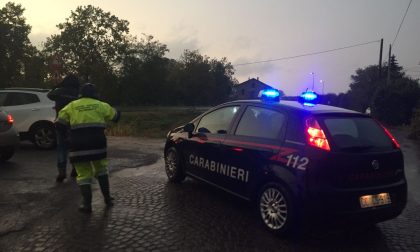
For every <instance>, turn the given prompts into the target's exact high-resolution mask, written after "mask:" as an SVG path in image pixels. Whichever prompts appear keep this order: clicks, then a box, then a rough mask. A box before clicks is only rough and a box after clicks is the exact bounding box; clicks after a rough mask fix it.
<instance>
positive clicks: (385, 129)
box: [380, 124, 401, 149]
mask: <svg viewBox="0 0 420 252" xmlns="http://www.w3.org/2000/svg"><path fill="white" fill-rule="evenodd" d="M380 125H381V126H382V128H383V129H384V131H385V133H386V134H387V135H388V137H389V138H390V139H391V141H392V145H393V146H394V148H395V149H399V148H400V147H401V146H400V144H399V143H398V142H397V140H396V139H395V137H394V136H393V135H392V134H391V132H389V130H387V128H385V126H383V125H382V124H380Z"/></svg>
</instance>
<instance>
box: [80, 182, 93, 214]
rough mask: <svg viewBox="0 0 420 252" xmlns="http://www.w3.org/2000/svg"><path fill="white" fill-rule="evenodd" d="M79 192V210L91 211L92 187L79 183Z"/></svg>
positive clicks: (83, 211)
mask: <svg viewBox="0 0 420 252" xmlns="http://www.w3.org/2000/svg"><path fill="white" fill-rule="evenodd" d="M79 187H80V192H81V193H82V197H83V200H82V204H81V205H80V207H79V211H80V212H82V213H91V212H92V189H91V187H90V185H89V184H88V185H80V186H79Z"/></svg>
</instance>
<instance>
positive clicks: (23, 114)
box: [0, 92, 40, 132]
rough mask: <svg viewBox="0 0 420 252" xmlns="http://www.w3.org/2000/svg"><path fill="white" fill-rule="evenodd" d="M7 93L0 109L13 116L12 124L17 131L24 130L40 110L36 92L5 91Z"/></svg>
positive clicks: (27, 128)
mask: <svg viewBox="0 0 420 252" xmlns="http://www.w3.org/2000/svg"><path fill="white" fill-rule="evenodd" d="M5 93H7V95H6V97H5V99H4V101H3V104H2V105H1V107H0V109H2V110H4V111H7V112H8V113H10V114H11V115H12V116H13V118H14V120H15V121H14V125H15V127H16V129H17V130H18V131H19V132H26V131H28V130H29V127H30V126H31V125H32V123H33V122H34V118H37V116H38V111H39V110H40V109H39V108H38V107H37V105H39V102H40V100H39V98H38V96H37V95H36V94H31V93H25V92H5Z"/></svg>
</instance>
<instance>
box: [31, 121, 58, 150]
mask: <svg viewBox="0 0 420 252" xmlns="http://www.w3.org/2000/svg"><path fill="white" fill-rule="evenodd" d="M32 142H33V143H34V144H35V146H36V147H38V148H40V149H45V150H49V149H52V148H54V147H55V146H56V136H55V129H54V127H53V126H52V125H48V124H41V125H38V126H36V127H35V128H34V129H33V130H32Z"/></svg>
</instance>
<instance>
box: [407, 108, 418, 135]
mask: <svg viewBox="0 0 420 252" xmlns="http://www.w3.org/2000/svg"><path fill="white" fill-rule="evenodd" d="M409 137H410V138H413V139H420V108H417V109H416V110H415V111H414V112H413V117H412V118H411V127H410V135H409Z"/></svg>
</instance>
